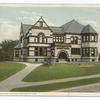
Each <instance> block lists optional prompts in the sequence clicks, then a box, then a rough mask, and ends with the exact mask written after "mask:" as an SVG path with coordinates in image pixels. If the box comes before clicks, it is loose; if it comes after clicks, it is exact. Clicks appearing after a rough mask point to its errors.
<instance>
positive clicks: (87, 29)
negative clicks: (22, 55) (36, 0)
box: [21, 20, 97, 35]
mask: <svg viewBox="0 0 100 100" xmlns="http://www.w3.org/2000/svg"><path fill="white" fill-rule="evenodd" d="M33 26H34V25H29V24H21V30H22V31H23V33H24V35H26V33H27V32H28V31H29V29H31V28H32V27H33ZM49 28H50V29H51V30H52V31H53V32H54V33H60V34H62V33H80V34H81V33H97V32H96V31H95V30H94V29H93V28H92V27H91V26H90V25H87V26H84V25H82V24H80V23H79V22H77V21H75V20H71V21H70V22H68V23H65V24H64V25H62V26H60V27H55V26H49Z"/></svg>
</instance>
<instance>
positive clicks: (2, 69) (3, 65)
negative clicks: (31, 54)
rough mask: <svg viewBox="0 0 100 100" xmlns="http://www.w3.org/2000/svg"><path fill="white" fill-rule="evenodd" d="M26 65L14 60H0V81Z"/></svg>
mask: <svg viewBox="0 0 100 100" xmlns="http://www.w3.org/2000/svg"><path fill="white" fill-rule="evenodd" d="M25 66H26V65H24V64H20V63H16V62H0V81H2V80H4V79H6V78H8V77H9V76H11V75H13V74H15V73H16V72H18V71H20V70H21V69H23V68H24V67H25Z"/></svg>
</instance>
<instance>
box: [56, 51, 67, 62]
mask: <svg viewBox="0 0 100 100" xmlns="http://www.w3.org/2000/svg"><path fill="white" fill-rule="evenodd" d="M58 61H68V54H67V52H66V51H60V52H59V53H58Z"/></svg>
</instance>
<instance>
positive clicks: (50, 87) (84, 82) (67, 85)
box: [11, 78, 100, 92]
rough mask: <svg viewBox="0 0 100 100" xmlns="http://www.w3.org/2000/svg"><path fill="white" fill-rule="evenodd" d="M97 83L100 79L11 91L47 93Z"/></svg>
mask: <svg viewBox="0 0 100 100" xmlns="http://www.w3.org/2000/svg"><path fill="white" fill-rule="evenodd" d="M97 82H100V78H91V79H83V80H77V81H70V82H62V83H54V84H46V85H40V86H29V87H22V88H15V89H13V90H11V91H14V92H48V91H52V90H58V89H65V88H70V87H75V86H81V85H87V84H91V83H97Z"/></svg>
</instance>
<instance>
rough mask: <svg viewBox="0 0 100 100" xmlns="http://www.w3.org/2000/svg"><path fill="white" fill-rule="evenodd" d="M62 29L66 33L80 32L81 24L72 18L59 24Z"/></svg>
mask: <svg viewBox="0 0 100 100" xmlns="http://www.w3.org/2000/svg"><path fill="white" fill-rule="evenodd" d="M61 27H62V29H63V31H64V32H66V33H81V31H82V29H83V27H84V26H83V25H82V24H80V23H78V22H77V21H75V20H72V21H70V22H68V23H66V24H64V25H62V26H61Z"/></svg>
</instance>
